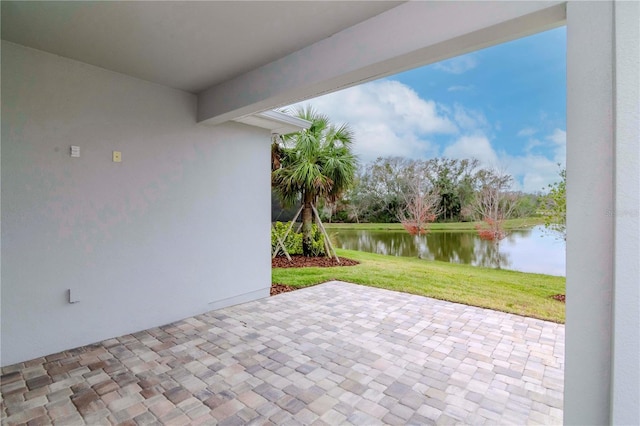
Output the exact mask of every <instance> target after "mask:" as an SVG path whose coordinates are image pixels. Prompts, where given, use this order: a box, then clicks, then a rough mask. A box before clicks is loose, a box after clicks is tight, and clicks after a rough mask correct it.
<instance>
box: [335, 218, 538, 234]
mask: <svg viewBox="0 0 640 426" xmlns="http://www.w3.org/2000/svg"><path fill="white" fill-rule="evenodd" d="M478 223H479V222H451V223H432V224H430V225H429V229H430V230H431V231H434V232H437V231H475V229H476V228H475V226H476V224H478ZM543 223H544V218H542V217H526V218H520V219H509V220H506V221H505V223H504V228H505V229H507V230H509V229H522V228H529V227H531V226H535V225H542V224H543ZM324 226H325V227H326V228H327V230H339V229H349V230H363V231H364V230H366V231H400V230H404V228H403V227H402V224H400V223H324Z"/></svg>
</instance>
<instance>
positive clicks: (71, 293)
mask: <svg viewBox="0 0 640 426" xmlns="http://www.w3.org/2000/svg"><path fill="white" fill-rule="evenodd" d="M79 296H80V293H79V292H78V290H71V289H67V297H68V299H69V303H78V302H79V301H80V298H79Z"/></svg>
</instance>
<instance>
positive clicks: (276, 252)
mask: <svg viewBox="0 0 640 426" xmlns="http://www.w3.org/2000/svg"><path fill="white" fill-rule="evenodd" d="M300 212H302V207H300V209H299V210H298V213H296V215H295V217H294V218H293V220H292V221H291V223H290V224H289V228H288V229H287V232H285V233H284V237H282V241H281V240H280V237H278V236H277V235H276V238H277V239H278V243H279V244H276V248H275V250H274V251H273V255H272V257H271V258H272V259H275V258H276V256H277V255H278V251H279V250H280V247H282V251H283V252H284V254H285V256H287V259H289V262H291V256H289V252H287V249H286V248H285V246H284V241H286V240H287V236H288V235H289V232H291V228H293V224H294V223H295V222H296V220H297V219H298V216H300ZM271 226H273V225H271Z"/></svg>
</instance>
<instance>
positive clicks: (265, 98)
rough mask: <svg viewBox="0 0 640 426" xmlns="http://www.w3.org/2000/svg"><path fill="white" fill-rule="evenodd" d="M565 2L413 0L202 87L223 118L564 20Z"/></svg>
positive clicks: (203, 112)
mask: <svg viewBox="0 0 640 426" xmlns="http://www.w3.org/2000/svg"><path fill="white" fill-rule="evenodd" d="M565 6H566V5H565V3H564V2H549V1H532V2H526V1H525V2H521V1H517V2H474V1H472V2H408V3H404V4H401V5H400V6H398V7H395V8H393V9H391V10H388V11H387V12H384V13H382V14H380V15H378V16H375V17H373V18H371V19H368V20H366V21H363V22H361V23H359V24H357V25H354V26H353V27H350V28H347V29H345V30H343V31H341V32H339V33H337V34H335V35H333V36H331V37H329V38H326V39H324V40H321V41H319V42H317V43H314V44H312V45H310V46H307V47H306V48H303V49H301V50H299V51H297V52H294V53H292V54H290V55H288V56H285V57H283V58H281V59H278V60H276V61H274V62H271V63H269V64H266V65H264V66H262V67H259V68H256V69H254V70H252V71H249V72H247V73H245V74H242V75H240V76H237V77H235V78H233V79H231V80H228V81H226V82H224V83H221V84H218V85H216V86H213V87H211V88H209V89H207V90H204V91H202V92H201V93H199V95H198V121H199V122H206V123H208V124H219V123H222V122H225V121H228V120H233V119H236V118H238V117H242V116H246V115H249V114H253V113H256V112H260V111H265V110H267V109H271V108H274V107H277V106H283V105H288V104H291V103H294V102H297V101H301V100H304V99H309V98H312V97H315V96H318V95H321V94H324V93H329V92H332V91H335V90H338V89H341V88H346V87H350V86H353V85H356V84H360V83H362V82H366V81H370V80H373V79H376V78H380V77H384V76H387V75H391V74H394V73H397V72H401V71H404V70H407V69H410V68H414V67H417V66H421V65H426V64H429V63H434V62H438V61H441V60H443V59H446V58H449V57H453V56H457V55H460V54H464V53H467V52H470V51H473V50H477V49H480V48H484V47H487V46H490V45H493V44H497V43H501V42H504V41H508V40H511V39H514V38H518V37H522V36H526V35H529V34H533V33H535V32H539V31H541V30H544V29H549V28H553V27H556V26H559V25H561V24H562V23H563V22H564V19H565V17H566V10H565V9H566V7H565Z"/></svg>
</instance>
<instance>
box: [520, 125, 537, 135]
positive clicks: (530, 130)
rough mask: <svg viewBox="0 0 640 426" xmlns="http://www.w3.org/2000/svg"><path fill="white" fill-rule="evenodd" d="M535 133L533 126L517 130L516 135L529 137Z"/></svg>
mask: <svg viewBox="0 0 640 426" xmlns="http://www.w3.org/2000/svg"><path fill="white" fill-rule="evenodd" d="M536 133H538V131H537V130H536V129H534V128H533V127H525V128H524V129H521V130H520V131H519V132H518V136H520V137H529V136H533V135H535V134H536Z"/></svg>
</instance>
